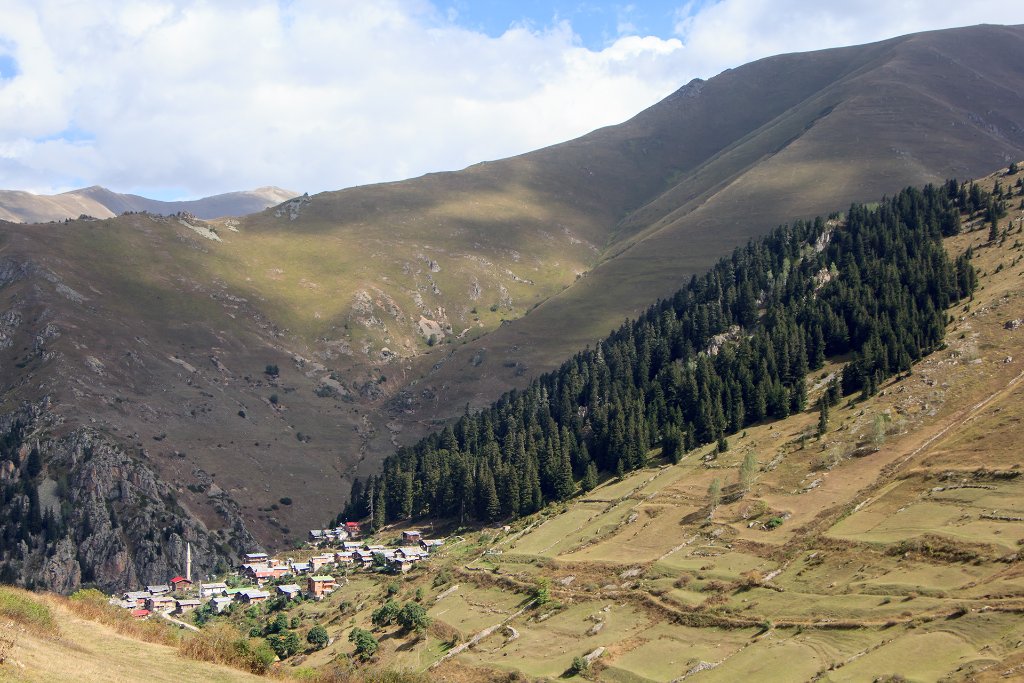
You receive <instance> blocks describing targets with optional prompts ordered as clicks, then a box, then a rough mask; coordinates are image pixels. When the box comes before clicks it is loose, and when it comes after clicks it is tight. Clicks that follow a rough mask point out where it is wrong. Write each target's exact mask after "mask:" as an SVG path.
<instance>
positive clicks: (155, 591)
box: [146, 584, 171, 595]
mask: <svg viewBox="0 0 1024 683" xmlns="http://www.w3.org/2000/svg"><path fill="white" fill-rule="evenodd" d="M146 590H147V591H149V592H150V593H151V594H152V595H164V594H165V593H170V592H171V587H170V586H168V585H166V584H160V585H157V586H146Z"/></svg>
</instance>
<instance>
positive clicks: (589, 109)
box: [0, 0, 1024, 199]
mask: <svg viewBox="0 0 1024 683" xmlns="http://www.w3.org/2000/svg"><path fill="white" fill-rule="evenodd" d="M977 23H998V24H1019V23H1024V3H1007V2H1004V1H999V2H993V1H989V0H971V1H970V2H964V1H963V0H956V1H952V0H846V1H839V0H836V1H832V0H816V1H814V2H806V1H803V0H690V1H686V0H652V1H650V2H634V3H629V2H604V1H598V0H576V1H573V0H518V1H515V2H476V1H473V0H372V1H367V0H222V1H217V0H130V1H124V2H112V1H111V2H106V1H103V0H0V188H3V189H17V190H28V191H32V192H39V193H53V192H60V191H66V190H70V189H74V188H78V187H84V186H88V185H103V186H105V187H109V188H111V189H113V190H116V191H119V192H133V193H137V194H143V195H145V196H149V197H154V198H158V199H186V198H194V197H201V196H205V195H209V194H215V193H220V192H228V191H232V190H241V189H251V188H255V187H258V186H263V185H277V186H279V187H284V188H287V189H290V190H294V191H297V192H310V193H311V194H312V193H315V192H319V191H323V190H333V189H340V188H343V187H350V186H353V185H361V184H366V183H373V182H382V181H392V180H401V179H404V178H409V177H414V176H418V175H422V174H423V173H428V172H433V171H445V170H455V169H459V168H464V167H465V166H468V165H470V164H473V163H476V162H480V161H485V160H492V159H498V158H502V157H506V156H511V155H515V154H520V153H523V152H527V151H529V150H532V149H537V148H539V147H543V146H545V145H549V144H554V143H557V142H561V141H563V140H567V139H571V138H574V137H577V136H579V135H582V134H584V133H586V132H589V131H591V130H593V129H595V128H599V127H601V126H606V125H610V124H614V123H619V122H621V121H624V120H626V119H628V118H629V117H631V116H633V115H634V114H636V113H637V112H639V111H641V110H643V109H644V108H646V107H648V106H650V105H652V104H654V103H656V102H657V101H658V100H660V99H662V98H664V97H665V96H667V95H669V94H671V93H672V92H673V91H675V90H676V89H677V88H679V87H680V86H682V85H684V84H685V83H687V82H689V81H690V80H691V79H693V78H697V77H699V78H710V77H712V76H714V75H715V74H717V73H720V72H721V71H723V70H725V69H728V68H732V67H736V66H740V65H742V64H744V63H746V62H749V61H753V60H755V59H759V58H762V57H767V56H771V55H774V54H779V53H784V52H796V51H805V50H814V49H822V48H827V47H837V46H841V45H854V44H860V43H866V42H871V41H874V40H881V39H884V38H888V37H893V36H897V35H903V34H906V33H911V32H915V31H922V30H930V29H937V28H950V27H955V26H966V25H971V24H977Z"/></svg>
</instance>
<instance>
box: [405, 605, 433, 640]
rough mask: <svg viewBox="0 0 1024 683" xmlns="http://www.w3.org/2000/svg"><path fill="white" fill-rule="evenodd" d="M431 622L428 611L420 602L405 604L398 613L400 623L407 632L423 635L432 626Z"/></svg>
mask: <svg viewBox="0 0 1024 683" xmlns="http://www.w3.org/2000/svg"><path fill="white" fill-rule="evenodd" d="M430 621H431V620H430V617H429V616H427V610H426V609H424V607H423V605H421V604H419V603H418V602H407V603H405V604H404V605H403V606H402V611H401V612H399V613H398V623H399V624H401V625H402V628H404V629H405V630H406V631H416V632H417V633H423V632H424V631H426V630H427V627H428V626H430Z"/></svg>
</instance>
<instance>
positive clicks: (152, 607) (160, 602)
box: [146, 595, 174, 612]
mask: <svg viewBox="0 0 1024 683" xmlns="http://www.w3.org/2000/svg"><path fill="white" fill-rule="evenodd" d="M146 609H148V610H149V611H150V612H170V611H171V610H173V609H174V598H172V597H169V596H167V595H154V596H152V597H151V598H149V599H147V600H146Z"/></svg>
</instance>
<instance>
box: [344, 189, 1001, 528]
mask: <svg viewBox="0 0 1024 683" xmlns="http://www.w3.org/2000/svg"><path fill="white" fill-rule="evenodd" d="M962 209H963V210H964V211H965V218H967V219H970V218H971V217H972V216H976V215H978V214H979V213H980V212H982V211H983V210H984V211H986V212H987V213H988V214H991V215H993V216H994V215H996V214H997V213H1003V214H1005V206H1004V205H1003V204H1002V202H1001V201H1000V202H997V201H996V200H994V199H993V198H992V197H991V196H990V195H988V194H987V193H985V192H983V191H982V190H980V189H979V188H978V186H977V185H975V184H971V185H970V186H969V187H962V186H960V185H959V184H958V183H956V182H955V181H950V182H949V183H947V184H946V185H944V186H942V187H935V186H932V185H929V186H927V187H925V188H924V190H923V191H920V190H915V189H906V190H904V191H902V192H900V193H899V194H897V195H896V196H895V197H894V198H892V199H887V200H885V201H883V202H881V203H880V204H879V205H878V206H877V207H876V208H874V209H868V208H867V207H864V206H860V205H854V206H852V207H851V208H850V210H849V212H848V213H847V215H846V217H845V219H844V220H842V221H840V220H838V219H837V218H835V217H833V218H832V219H830V220H829V221H825V220H823V219H821V218H818V219H816V220H814V221H812V222H810V223H805V222H802V221H798V222H796V223H794V224H793V225H791V226H784V227H781V228H779V229H777V230H776V231H775V232H774V233H772V234H771V235H769V236H768V237H766V238H763V239H762V240H760V241H758V242H756V243H751V244H749V245H747V246H746V247H744V248H741V249H737V250H736V251H735V252H734V253H733V255H732V256H731V257H730V258H726V259H723V260H722V261H720V262H719V263H718V264H717V265H716V266H715V267H714V268H713V269H712V270H711V271H709V272H708V273H707V274H706V275H705V276H704V277H702V278H698V277H696V276H694V278H693V280H692V281H691V283H690V284H689V286H688V287H687V288H685V289H682V290H680V291H679V292H677V293H676V294H675V295H674V296H673V297H671V298H670V299H667V300H665V301H662V302H659V303H658V304H655V305H654V306H652V307H651V308H649V309H648V310H647V312H646V313H645V314H644V315H643V316H641V317H640V318H639V319H638V320H636V321H634V322H631V323H627V324H624V325H623V326H622V327H621V328H620V329H619V330H618V331H616V332H615V333H613V334H612V335H611V336H610V337H608V338H607V339H606V340H604V341H602V342H601V343H600V344H598V346H597V347H596V348H595V349H593V350H589V351H585V352H582V353H579V354H577V355H576V356H575V357H574V358H572V359H571V360H569V361H567V362H566V363H565V364H564V365H562V367H561V368H560V369H559V370H557V371H555V372H552V373H548V374H546V375H544V376H542V377H540V378H538V379H536V380H534V381H533V382H531V383H530V385H529V386H528V387H527V388H526V389H525V390H524V391H522V392H512V393H509V394H507V395H505V396H503V397H502V398H501V399H499V400H498V401H497V402H496V403H495V404H494V405H493V406H492V407H491V408H490V409H488V410H487V411H482V412H478V413H475V414H473V415H467V416H465V417H463V418H462V419H460V420H459V421H458V422H457V423H456V424H455V425H454V426H452V427H447V428H445V430H444V431H443V432H441V433H440V434H435V435H433V436H431V437H428V438H427V439H425V440H424V441H422V442H420V443H419V444H417V445H415V446H412V447H410V448H406V449H400V450H399V451H398V453H396V454H395V455H394V456H392V457H391V458H389V459H388V460H386V461H385V464H384V473H383V474H382V475H380V476H379V477H374V478H371V479H369V480H368V482H367V483H366V484H365V485H363V484H361V483H360V482H357V483H356V484H355V485H354V487H353V494H352V497H351V503H350V505H349V507H348V508H346V510H344V511H343V512H342V514H341V515H340V516H339V520H340V519H342V518H351V517H364V516H367V515H370V516H371V521H372V523H373V525H374V526H375V527H377V528H379V527H381V526H383V524H384V523H385V522H389V521H394V520H399V519H407V518H409V517H413V516H420V515H424V514H432V515H436V516H442V517H451V516H454V517H457V518H458V519H460V521H465V520H467V519H477V520H482V521H496V520H497V519H499V518H506V517H511V518H515V517H517V516H519V515H522V514H530V513H532V512H536V511H538V510H539V509H541V508H542V507H543V506H544V505H545V504H547V503H548V502H551V501H561V500H566V499H567V498H569V497H570V496H572V495H573V494H574V493H576V491H577V489H578V488H581V487H582V488H583V490H584V491H586V490H588V489H590V488H593V486H594V484H595V483H596V479H597V477H599V476H606V475H608V474H613V473H614V474H616V475H619V476H621V475H622V474H623V473H624V472H628V471H632V470H634V469H637V468H638V467H643V466H645V465H647V464H648V463H647V458H648V452H649V451H650V450H651V449H652V448H654V447H656V446H658V445H661V444H663V443H664V444H666V445H667V446H668V447H667V448H666V449H665V451H666V452H667V455H668V457H669V458H670V459H671V460H672V461H674V462H678V460H679V459H680V458H681V457H682V456H683V454H684V453H685V452H687V451H690V450H692V449H693V448H695V447H698V446H700V445H703V444H708V443H713V442H721V443H722V446H721V447H720V450H724V447H725V442H724V439H725V437H727V436H730V435H732V434H736V433H738V432H739V431H741V430H742V429H744V428H746V427H748V426H751V425H754V424H757V423H760V422H762V421H763V420H765V419H768V418H771V419H781V418H785V417H786V416H788V415H790V414H791V413H797V412H800V411H803V410H804V409H805V408H806V405H807V390H806V384H807V382H806V378H807V374H808V372H810V371H813V370H818V369H820V368H821V367H822V366H823V364H824V363H825V362H826V361H827V360H828V359H830V358H837V357H839V356H845V357H847V358H848V359H849V362H848V363H847V364H846V365H845V367H844V369H843V372H842V379H841V381H839V382H838V386H836V387H835V390H834V391H833V392H830V393H829V394H828V395H827V396H826V398H825V400H824V402H823V404H824V405H825V410H827V409H828V408H827V406H828V404H829V403H831V402H835V403H838V402H839V400H841V398H842V396H844V395H849V394H851V393H853V392H858V391H859V392H861V396H862V397H863V398H867V397H869V396H871V395H873V394H874V393H875V392H876V390H877V387H878V385H879V384H881V383H882V382H883V381H884V380H886V379H888V378H889V377H891V376H892V375H894V374H896V373H903V372H908V371H910V369H911V365H912V363H913V362H916V361H918V360H920V358H921V357H922V356H924V355H926V354H927V353H929V352H931V351H932V350H934V349H935V348H936V347H937V346H938V344H939V343H940V342H941V340H942V338H943V335H944V330H945V325H946V312H945V311H946V309H947V308H948V307H949V306H950V305H952V304H954V303H956V302H957V301H959V300H960V299H962V298H963V297H966V296H969V295H970V294H971V293H972V291H973V289H974V286H975V282H976V275H975V273H974V270H973V268H972V266H971V265H970V262H969V259H968V258H967V257H966V256H962V257H960V258H957V259H956V260H955V262H954V260H951V259H949V258H947V256H946V253H945V251H944V249H943V245H942V239H943V237H944V236H945V237H949V236H952V235H956V234H957V233H958V232H959V229H960V224H961V210H962Z"/></svg>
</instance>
